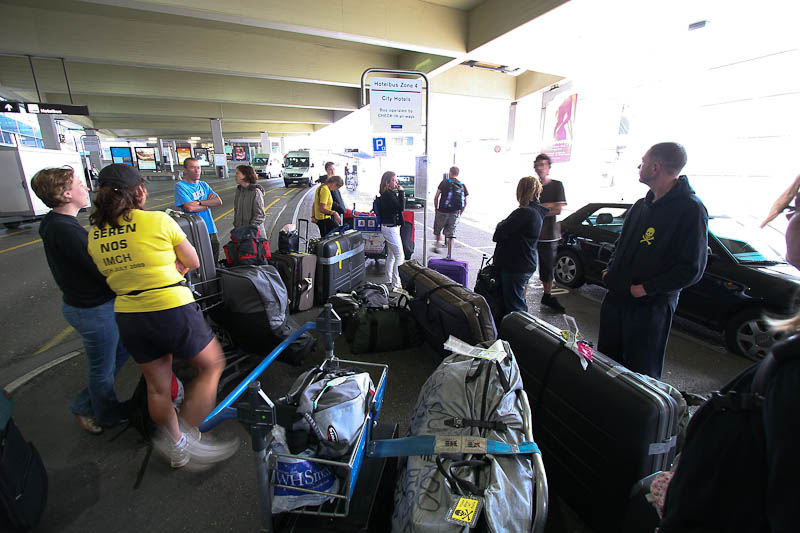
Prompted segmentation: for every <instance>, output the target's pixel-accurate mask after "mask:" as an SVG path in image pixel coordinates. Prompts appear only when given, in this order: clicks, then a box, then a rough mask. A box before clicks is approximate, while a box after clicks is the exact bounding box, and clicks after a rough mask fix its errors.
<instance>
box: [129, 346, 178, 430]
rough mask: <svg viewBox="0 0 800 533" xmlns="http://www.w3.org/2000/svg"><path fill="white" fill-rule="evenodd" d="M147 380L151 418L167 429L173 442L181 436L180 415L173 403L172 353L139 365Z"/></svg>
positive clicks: (148, 405)
mask: <svg viewBox="0 0 800 533" xmlns="http://www.w3.org/2000/svg"><path fill="white" fill-rule="evenodd" d="M139 368H141V369H142V374H144V379H145V381H146V382H147V409H148V410H149V411H150V418H152V419H153V422H155V423H156V425H157V426H158V427H160V428H161V429H163V430H164V431H166V432H167V433H168V434H169V436H170V437H171V438H172V441H173V442H178V440H180V438H181V430H180V428H179V427H178V416H177V415H176V414H175V407H174V406H173V405H172V394H171V392H172V355H165V356H164V357H161V358H159V359H156V360H155V361H150V362H149V363H144V364H142V365H139Z"/></svg>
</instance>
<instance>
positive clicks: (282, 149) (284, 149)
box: [281, 137, 286, 158]
mask: <svg viewBox="0 0 800 533" xmlns="http://www.w3.org/2000/svg"><path fill="white" fill-rule="evenodd" d="M285 141H286V138H285V137H281V158H283V156H284V155H285V154H286V142H285Z"/></svg>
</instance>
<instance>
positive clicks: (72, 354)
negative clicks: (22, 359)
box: [5, 351, 83, 394]
mask: <svg viewBox="0 0 800 533" xmlns="http://www.w3.org/2000/svg"><path fill="white" fill-rule="evenodd" d="M82 353H83V352H81V351H76V352H69V353H68V354H66V355H62V356H61V357H59V358H57V359H53V360H52V361H50V362H49V363H45V364H43V365H42V366H40V367H38V368H34V369H33V370H31V371H30V372H28V373H27V374H24V375H22V376H20V377H19V378H17V379H15V380H14V381H12V382H11V383H9V384H8V385H6V386H5V389H6V392H8V393H9V394H14V391H15V390H17V389H18V388H20V387H21V386H23V385H24V384H26V383H27V382H29V381H30V380H32V379H33V378H35V377H36V376H38V375H39V374H41V373H42V372H45V371H47V370H50V369H51V368H53V367H54V366H58V365H60V364H61V363H64V362H66V361H69V360H70V359H73V358H74V357H77V356H79V355H80V354H82Z"/></svg>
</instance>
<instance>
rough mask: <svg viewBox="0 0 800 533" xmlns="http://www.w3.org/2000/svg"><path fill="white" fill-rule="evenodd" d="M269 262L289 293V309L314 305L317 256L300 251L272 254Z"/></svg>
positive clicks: (307, 307)
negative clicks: (276, 270)
mask: <svg viewBox="0 0 800 533" xmlns="http://www.w3.org/2000/svg"><path fill="white" fill-rule="evenodd" d="M270 264H272V265H273V266H275V268H277V269H278V273H279V274H280V276H281V279H282V280H283V284H284V285H286V291H287V293H288V294H289V300H290V303H289V311H290V312H292V313H294V312H296V311H305V310H306V309H311V307H312V306H313V305H314V277H315V276H316V272H317V256H316V255H313V254H301V253H288V254H283V253H280V254H278V253H276V254H272V259H270Z"/></svg>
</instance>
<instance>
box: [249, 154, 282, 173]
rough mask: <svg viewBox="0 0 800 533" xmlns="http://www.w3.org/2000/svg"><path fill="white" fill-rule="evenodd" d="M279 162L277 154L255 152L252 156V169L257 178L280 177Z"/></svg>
mask: <svg viewBox="0 0 800 533" xmlns="http://www.w3.org/2000/svg"><path fill="white" fill-rule="evenodd" d="M281 163H282V161H281V159H280V156H279V155H275V156H270V154H256V155H255V157H253V169H254V170H255V171H256V174H258V177H259V178H265V179H270V178H280V177H281V172H282V169H281Z"/></svg>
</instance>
